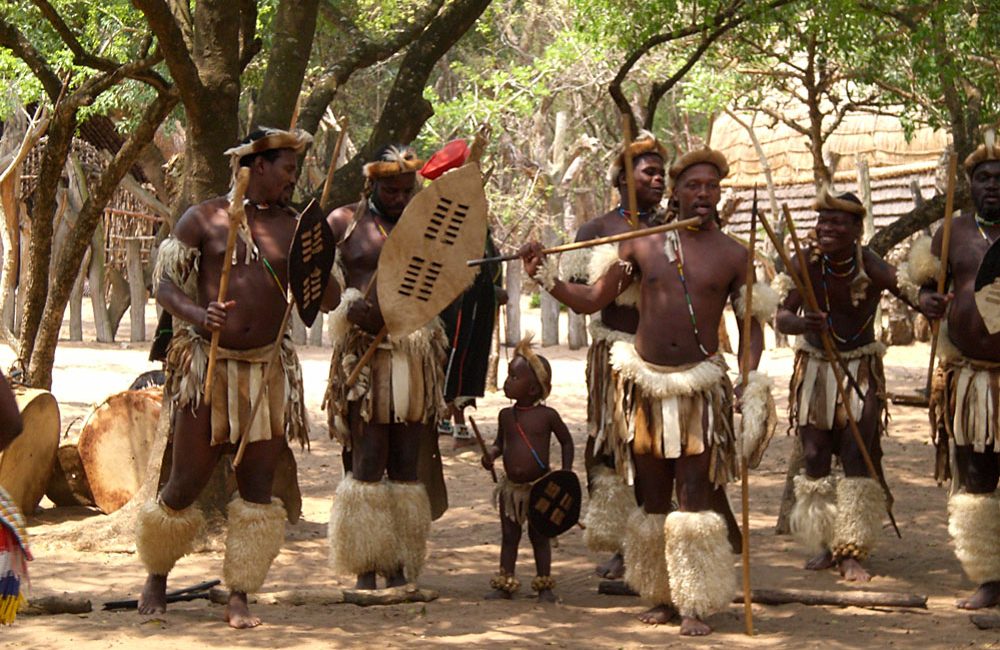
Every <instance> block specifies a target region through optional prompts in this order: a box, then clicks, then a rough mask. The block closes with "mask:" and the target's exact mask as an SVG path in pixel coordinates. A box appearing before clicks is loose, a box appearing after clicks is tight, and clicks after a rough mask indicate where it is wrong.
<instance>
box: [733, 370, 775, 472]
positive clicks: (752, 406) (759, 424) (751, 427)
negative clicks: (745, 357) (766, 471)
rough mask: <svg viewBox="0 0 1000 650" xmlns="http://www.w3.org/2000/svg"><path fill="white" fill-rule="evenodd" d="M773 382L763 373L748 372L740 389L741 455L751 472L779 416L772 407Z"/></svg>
mask: <svg viewBox="0 0 1000 650" xmlns="http://www.w3.org/2000/svg"><path fill="white" fill-rule="evenodd" d="M773 386H774V382H773V381H771V378H770V377H768V376H767V375H765V374H764V373H762V372H757V371H756V370H752V371H750V373H749V375H748V377H747V386H746V388H745V389H743V397H742V399H741V402H742V405H743V406H742V412H743V416H742V418H740V437H739V444H740V453H741V455H742V457H744V458H746V459H747V461H748V464H749V466H750V468H751V469H754V468H756V467H757V466H758V465H760V461H761V459H762V458H763V457H764V452H765V451H766V450H767V446H768V445H769V444H770V443H771V438H772V437H773V436H774V430H775V429H776V428H777V427H778V412H777V410H776V409H775V407H774V396H773V395H772V394H771V388H772V387H773Z"/></svg>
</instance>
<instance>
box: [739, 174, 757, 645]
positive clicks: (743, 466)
mask: <svg viewBox="0 0 1000 650" xmlns="http://www.w3.org/2000/svg"><path fill="white" fill-rule="evenodd" d="M756 245H757V187H756V186H754V188H753V209H752V210H751V211H750V243H749V245H748V246H747V272H746V279H745V282H746V284H745V285H744V286H745V287H746V293H745V294H744V296H743V331H742V332H740V334H742V338H743V342H742V345H743V349H742V350H741V352H742V353H743V354H742V357H743V358H742V359H740V385H741V387H742V388H741V390H742V391H746V389H747V384H748V383H750V362H751V356H752V355H751V352H750V343H751V341H752V338H751V336H750V328H751V326H752V324H753V309H751V308H750V306H751V305H752V304H753V284H754V277H755V275H756V274H755V272H754V266H753V260H754V250H755V247H756ZM740 426H742V427H743V429H744V432H745V431H746V423H745V422H741V423H740ZM745 444H746V437H745V436H744V440H743V445H745ZM743 445H741V447H742V451H743V453H742V454H740V456H741V458H740V470H741V475H742V476H741V478H740V501H741V505H742V506H743V512H742V518H743V531H742V532H743V544H742V546H743V548H742V549H741V555H742V558H743V618H744V620H745V621H746V633H747V636H753V608H752V607H751V605H752V603H751V602H750V459H749V451H748V450H747V449H746V447H745V446H743Z"/></svg>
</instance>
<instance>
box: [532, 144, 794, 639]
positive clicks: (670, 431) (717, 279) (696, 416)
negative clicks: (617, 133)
mask: <svg viewBox="0 0 1000 650" xmlns="http://www.w3.org/2000/svg"><path fill="white" fill-rule="evenodd" d="M728 171H729V166H728V164H727V163H726V160H725V157H724V156H722V154H720V153H719V152H717V151H713V150H711V149H707V148H706V149H702V150H698V151H693V152H691V153H688V154H686V155H685V156H683V157H681V158H680V159H679V160H678V161H677V162H676V163H674V165H672V166H671V167H670V170H669V175H670V179H671V183H672V184H673V185H674V188H675V189H674V196H675V197H676V198H677V200H678V208H679V212H680V218H681V219H687V218H691V217H696V218H698V219H699V221H700V224H699V225H698V226H696V227H693V228H691V229H690V230H680V231H673V232H672V233H668V234H658V235H650V236H646V237H642V238H639V239H633V240H630V241H626V242H623V243H622V244H621V245H620V247H619V253H618V255H619V260H618V261H616V262H615V263H614V264H613V265H612V266H611V267H610V268H609V269H608V271H607V272H606V273H605V274H604V275H603V276H602V277H601V278H599V279H597V281H596V282H594V283H593V284H591V285H589V286H582V285H575V284H568V283H565V282H562V281H560V280H559V279H558V278H557V277H556V271H557V269H555V268H554V267H555V265H554V264H552V262H551V260H549V259H545V258H544V256H541V255H540V253H539V251H540V250H541V247H540V246H539V245H538V244H534V243H533V244H529V245H527V246H526V247H524V249H523V250H522V259H523V260H524V262H525V269H526V271H528V273H530V274H532V275H533V276H534V277H535V278H536V279H537V280H538V281H539V283H540V284H541V285H542V286H543V287H545V288H546V289H547V290H548V291H549V292H550V293H552V295H553V296H554V297H556V298H557V299H558V300H560V301H562V302H564V303H566V304H567V305H568V306H569V307H570V308H572V309H574V310H575V311H578V312H584V313H593V312H595V311H597V310H599V309H601V308H603V307H605V306H607V305H608V304H610V303H611V301H612V300H614V298H615V297H616V296H618V295H620V294H621V293H622V292H623V291H625V290H626V289H627V288H628V287H629V286H631V285H632V283H633V282H635V283H636V284H638V285H639V294H640V295H639V302H638V309H639V318H638V323H637V327H636V336H635V342H634V344H632V343H628V342H626V341H616V342H615V343H614V344H613V345H612V346H611V352H610V357H611V368H612V373H611V380H612V381H613V382H614V391H615V397H614V414H613V418H614V428H615V431H614V432H613V435H612V436H610V439H611V441H612V442H613V445H614V452H615V460H616V463H617V464H618V466H619V469H620V471H621V472H623V473H624V475H625V476H626V479H628V480H629V482H632V481H633V480H634V482H635V489H636V495H637V497H638V501H639V503H640V504H641V508H640V509H639V510H637V511H635V512H634V513H633V515H632V516H631V517H630V519H629V522H628V530H627V532H626V540H625V549H624V550H625V562H626V569H625V579H626V581H628V582H629V584H631V585H632V586H633V587H636V588H637V589H638V591H639V592H640V594H641V595H643V596H644V597H646V598H647V599H650V600H652V601H653V602H654V603H656V604H657V605H658V607H659V611H660V612H661V614H662V620H663V621H664V622H665V621H666V620H669V618H670V617H671V616H672V614H673V612H674V609H673V608H674V607H676V610H677V611H679V613H680V615H681V618H682V621H681V634H684V635H703V634H708V633H710V632H711V628H710V627H709V626H708V625H707V624H705V622H704V620H703V619H704V618H705V617H706V616H707V615H709V614H711V613H713V612H714V611H717V610H719V609H721V608H723V607H725V606H726V605H728V603H729V601H730V600H731V599H732V596H733V591H734V589H735V582H734V579H733V578H734V574H733V567H732V559H731V555H730V551H731V548H730V543H729V540H728V535H727V524H726V521H725V518H724V517H723V516H722V515H720V514H718V513H717V512H715V511H713V510H712V501H713V495H714V493H715V492H716V488H717V487H719V486H722V485H724V484H725V483H726V482H727V481H729V480H730V479H731V478H733V477H734V476H735V474H736V471H737V469H736V453H737V440H736V436H735V433H734V430H733V419H732V406H733V388H732V384H731V382H730V380H729V378H728V376H727V374H726V365H725V362H724V361H723V359H722V356H721V354H719V353H718V350H717V348H718V325H719V321H720V319H721V318H722V312H723V309H724V307H725V305H726V301H727V300H732V301H733V303H734V306H735V308H736V311H737V313H738V314H739V313H742V311H743V308H744V307H745V305H744V303H745V301H744V300H743V299H742V296H743V295H745V294H744V291H745V288H746V282H747V281H748V278H746V269H747V250H746V249H745V248H744V247H742V246H740V245H739V244H738V243H736V242H735V241H733V240H732V239H730V238H729V237H727V236H726V235H725V234H723V233H722V232H721V231H720V230H719V229H718V226H717V224H716V213H717V211H716V206H717V204H718V202H719V200H720V198H721V188H720V185H719V181H720V180H721V179H722V178H724V177H725V175H726V174H727V173H728ZM753 295H754V304H753V305H751V306H748V307H747V308H750V309H751V310H752V313H753V314H754V315H756V316H757V321H755V322H754V324H753V325H752V337H751V340H752V343H751V348H752V354H751V359H752V361H751V363H752V365H753V366H756V365H757V363H758V362H759V359H760V353H761V349H762V345H763V337H762V335H761V329H760V324H759V321H761V320H764V319H766V318H769V314H770V313H771V312H773V310H774V306H775V301H776V298H775V296H774V295H773V292H770V291H769V290H765V288H764V287H763V286H762V285H758V287H755V290H754V294H753ZM668 323H669V324H672V325H674V327H664V325H665V324H668ZM751 377H752V381H751V384H750V386H752V387H754V389H753V390H752V391H750V392H752V393H755V394H762V395H766V396H767V397H768V398H769V396H770V392H769V390H767V389H766V387H765V389H764V390H763V391H759V390H757V388H758V387H759V386H761V385H764V384H766V383H767V382H768V381H769V380H767V379H766V378H765V377H763V376H760V375H757V373H751ZM748 390H749V389H748ZM750 407H751V405H750V404H744V410H746V409H747V408H750ZM759 408H763V409H764V411H758V412H762V413H766V412H768V411H769V410H770V409H773V404H770V405H763V406H762V405H760V404H756V403H755V404H753V405H752V409H753V410H756V409H759ZM744 451H745V453H748V454H749V453H750V452H751V451H752V446H751V445H745V450H744ZM675 483H676V487H677V491H676V495H677V500H678V502H679V505H680V509H679V510H677V511H674V512H671V510H672V504H671V501H672V496H673V494H674V490H673V487H674V484H675Z"/></svg>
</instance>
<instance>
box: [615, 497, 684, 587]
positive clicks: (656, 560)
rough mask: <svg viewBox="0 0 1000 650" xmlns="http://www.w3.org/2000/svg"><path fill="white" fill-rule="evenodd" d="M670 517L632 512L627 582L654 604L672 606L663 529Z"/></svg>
mask: <svg viewBox="0 0 1000 650" xmlns="http://www.w3.org/2000/svg"><path fill="white" fill-rule="evenodd" d="M666 519H667V516H666V515H659V514H647V513H646V511H645V510H643V509H642V508H641V507H638V508H635V509H633V510H632V514H631V515H630V516H629V518H628V526H627V528H626V529H625V541H624V546H625V582H626V584H628V585H629V586H630V587H632V588H633V589H635V590H636V591H637V592H639V595H640V596H642V598H643V599H644V600H647V601H649V602H651V603H652V604H654V605H668V604H670V603H671V602H673V601H672V600H671V597H670V579H669V578H668V576H667V559H666V555H665V553H664V548H665V543H664V537H663V535H664V532H663V527H664V524H665V523H666Z"/></svg>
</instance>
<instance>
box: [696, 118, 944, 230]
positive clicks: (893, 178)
mask: <svg viewBox="0 0 1000 650" xmlns="http://www.w3.org/2000/svg"><path fill="white" fill-rule="evenodd" d="M741 119H743V120H744V121H745V122H746V123H748V124H751V123H752V122H751V119H752V117H751V116H749V115H744V116H741ZM754 134H755V135H756V137H757V139H758V140H759V142H760V144H761V148H762V149H763V150H764V153H765V155H766V156H767V159H768V162H769V164H770V166H771V176H772V179H773V181H774V184H775V193H776V195H777V199H778V203H779V204H781V203H787V204H788V207H789V209H790V210H791V212H792V216H793V217H794V219H795V222H796V225H797V226H798V227H799V229H800V230H802V231H804V230H807V229H808V228H809V227H811V226H812V224H813V223H814V222H815V219H816V214H815V212H814V211H813V209H812V201H813V198H814V196H815V192H816V190H815V186H814V184H813V160H812V154H811V153H810V152H809V146H808V140H807V139H806V137H805V136H804V135H802V134H801V133H799V132H797V131H795V130H794V129H792V128H791V127H789V126H788V125H786V124H784V123H778V124H776V125H775V126H773V127H772V126H771V125H770V124H769V123H766V122H764V121H763V120H761V119H759V118H758V119H757V122H756V124H755V125H754ZM906 136H907V133H906V131H905V129H904V126H903V123H902V122H901V120H899V119H898V118H896V117H892V116H886V115H870V114H862V113H859V114H852V115H848V116H846V117H845V118H844V120H843V122H842V123H841V124H840V126H839V127H838V128H837V130H836V131H835V132H834V133H833V134H832V135H831V136H830V137H829V139H828V140H827V142H826V145H825V147H824V155H825V156H826V158H827V159H830V158H831V157H835V158H837V167H836V172H835V174H834V187H835V188H836V189H837V190H840V191H851V192H855V193H856V194H858V196H861V195H862V190H861V188H860V187H859V186H858V167H859V164H860V163H861V161H862V160H865V161H867V163H868V167H869V177H870V182H871V193H872V214H873V215H874V220H875V228H876V230H877V229H879V228H881V227H883V226H885V225H888V224H889V223H892V222H893V221H895V220H896V219H898V218H899V217H900V216H902V215H904V214H906V213H907V212H909V211H910V210H912V209H913V206H914V195H913V191H912V189H911V185H912V184H913V183H914V182H915V183H916V185H917V186H918V187H919V189H920V192H921V195H922V196H923V197H924V198H930V197H931V196H933V195H934V194H935V193H936V192H937V191H938V190H937V185H938V184H937V183H936V172H937V169H938V167H939V164H940V160H941V157H942V153H943V152H944V151H945V149H946V148H947V147H948V144H949V138H948V136H947V134H946V133H945V132H944V131H940V130H934V129H931V128H927V127H923V128H918V129H915V130H914V131H913V132H912V133H911V134H910V137H909V138H907V137H906ZM711 146H712V148H714V149H718V150H720V151H721V152H722V153H724V154H725V156H726V158H727V159H728V161H729V165H730V174H729V177H728V178H726V180H725V181H724V183H723V184H724V186H725V187H726V188H727V190H728V191H729V192H731V193H732V195H733V196H735V197H740V198H742V199H743V201H742V202H741V204H740V205H739V207H738V208H737V210H736V212H735V213H734V215H733V217H732V218H731V219H730V222H729V223H730V226H731V227H732V230H733V231H735V232H737V233H739V232H746V230H747V229H748V225H749V219H750V204H751V198H752V196H753V186H754V185H755V184H756V185H757V186H758V187H759V195H758V196H759V201H760V206H761V209H766V210H768V211H769V204H768V201H767V190H766V180H765V177H764V169H763V165H762V164H761V161H760V157H759V156H758V155H757V151H756V149H755V148H754V145H753V142H752V141H751V139H750V136H749V134H748V133H747V131H746V129H745V128H744V127H743V126H742V125H740V124H739V123H738V122H737V121H736V120H734V119H733V118H731V117H730V116H728V115H721V116H720V117H719V118H718V119H717V120H716V122H715V124H714V125H713V128H712V136H711ZM831 154H833V156H831Z"/></svg>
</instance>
